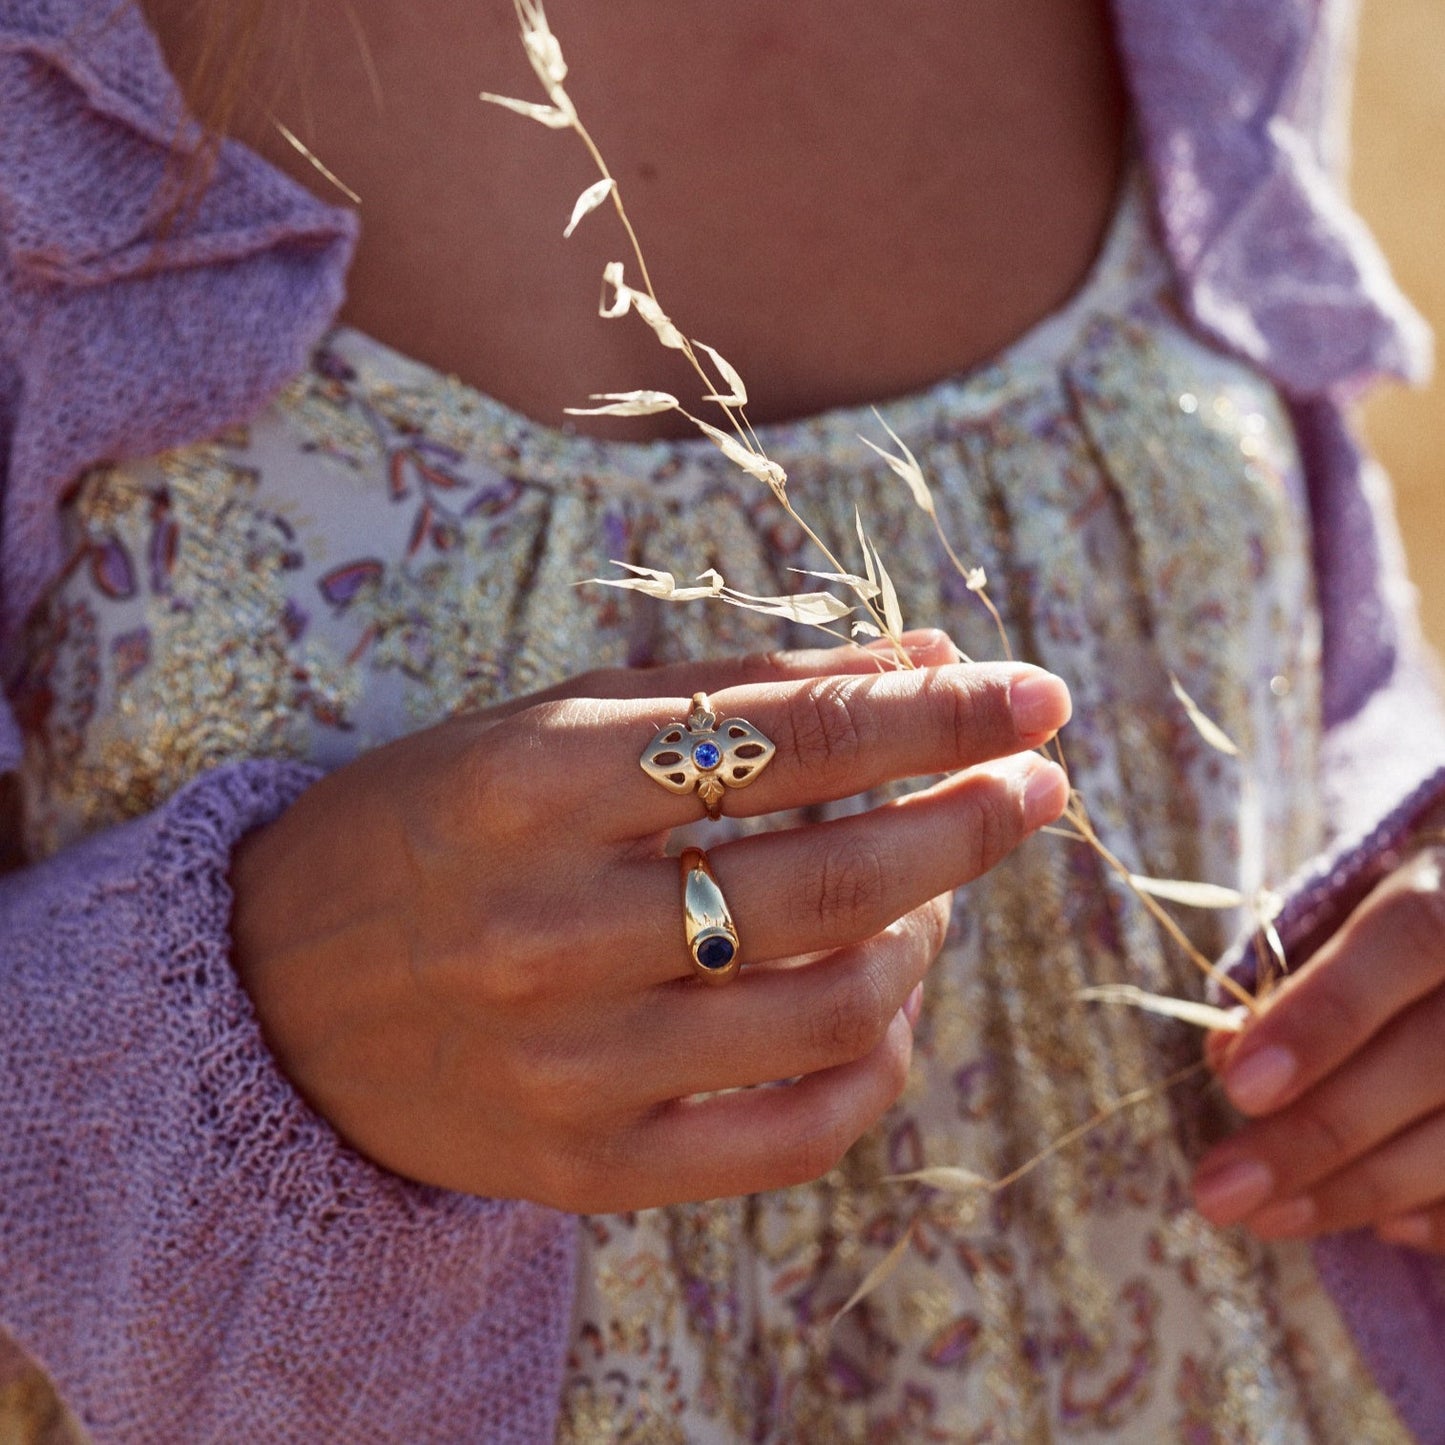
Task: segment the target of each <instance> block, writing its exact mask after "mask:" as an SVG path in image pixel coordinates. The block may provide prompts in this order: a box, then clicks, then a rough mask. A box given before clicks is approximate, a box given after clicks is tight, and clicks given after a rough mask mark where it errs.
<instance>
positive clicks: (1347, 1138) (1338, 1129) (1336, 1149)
mask: <svg viewBox="0 0 1445 1445" xmlns="http://www.w3.org/2000/svg"><path fill="white" fill-rule="evenodd" d="M1288 1129H1289V1135H1288V1137H1289V1142H1290V1154H1291V1156H1292V1159H1293V1160H1294V1161H1295V1166H1296V1169H1297V1170H1298V1171H1299V1172H1300V1173H1302V1174H1307V1175H1308V1176H1309V1177H1312V1178H1318V1177H1319V1176H1321V1175H1324V1174H1330V1173H1332V1172H1333V1171H1334V1170H1335V1169H1337V1168H1339V1167H1340V1165H1342V1164H1344V1163H1346V1162H1347V1161H1348V1160H1350V1159H1352V1158H1354V1156H1355V1154H1356V1153H1357V1152H1358V1147H1357V1141H1356V1139H1355V1137H1354V1131H1353V1130H1352V1129H1351V1128H1350V1126H1349V1123H1348V1121H1347V1120H1346V1119H1344V1118H1342V1117H1340V1116H1337V1115H1336V1114H1335V1113H1334V1112H1332V1111H1331V1110H1330V1109H1329V1108H1327V1107H1322V1106H1320V1105H1317V1104H1315V1105H1312V1104H1308V1103H1305V1104H1298V1105H1296V1106H1295V1108H1294V1109H1293V1110H1292V1111H1291V1113H1290V1118H1289V1123H1288ZM1301 1166H1302V1167H1301Z"/></svg>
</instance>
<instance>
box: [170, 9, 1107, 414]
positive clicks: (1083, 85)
mask: <svg viewBox="0 0 1445 1445" xmlns="http://www.w3.org/2000/svg"><path fill="white" fill-rule="evenodd" d="M150 8H151V12H152V19H153V22H154V23H156V25H157V28H158V30H159V32H160V34H161V37H162V41H163V43H164V44H165V45H166V46H167V49H168V51H169V53H170V54H171V56H172V59H173V63H175V64H176V67H177V69H178V72H179V73H180V74H181V75H182V76H183V77H184V75H185V74H186V72H187V68H188V66H187V56H188V54H189V52H190V51H191V50H192V49H193V47H194V46H195V44H196V43H198V33H197V20H196V11H195V9H194V8H193V7H190V6H188V5H184V4H182V3H181V0H154V3H153V4H152V6H151V7H150ZM298 8H299V7H298ZM351 15H352V19H350V20H348V18H347V12H346V10H345V9H344V8H343V6H342V5H341V4H340V3H339V0H321V3H318V4H316V5H313V6H311V7H306V8H305V12H304V13H303V14H300V15H298V14H294V13H290V12H286V13H284V14H282V13H279V12H275V13H273V16H272V18H271V19H270V20H268V22H267V24H268V26H269V27H270V28H269V29H268V30H266V31H263V34H262V58H261V60H260V61H259V63H258V66H257V69H258V72H259V74H260V75H261V77H262V78H263V80H264V85H263V86H262V87H261V89H260V91H259V92H258V93H259V94H261V95H262V96H263V99H264V103H263V104H257V105H256V106H254V107H252V110H251V113H248V114H247V113H243V114H242V116H241V117H240V118H239V121H238V123H237V125H236V126H235V131H236V133H237V135H238V136H239V138H240V139H243V140H245V141H246V142H247V143H249V144H251V145H253V146H254V147H255V148H257V149H259V150H260V151H261V152H262V153H263V154H265V155H266V156H267V157H268V158H269V159H271V160H273V161H274V162H276V163H277V164H278V165H280V166H282V167H283V168H284V169H286V170H288V171H290V172H291V173H292V174H294V175H296V176H297V178H298V179H300V180H302V181H303V182H304V183H305V184H307V185H309V186H311V187H313V188H314V189H315V190H317V191H318V193H320V194H323V195H327V196H329V198H332V199H339V198H338V197H337V195H336V193H335V192H334V191H331V190H330V189H329V188H328V186H327V184H326V182H325V181H323V180H322V179H321V178H320V177H319V176H318V175H317V174H316V172H315V171H314V170H312V169H311V168H310V167H309V166H308V165H307V164H306V162H305V161H304V160H302V159H300V158H299V157H298V156H297V155H296V154H295V153H294V152H293V151H292V150H291V149H290V148H289V147H288V146H287V145H286V144H285V143H284V142H283V141H282V140H281V139H280V138H279V137H278V136H277V134H276V132H275V130H274V128H273V127H272V125H271V123H270V121H269V119H268V117H267V116H266V115H265V114H264V113H263V112H264V111H265V110H266V109H267V108H269V110H270V111H271V112H272V113H273V114H274V115H276V116H277V117H279V118H280V119H282V120H284V121H285V122H286V123H287V124H288V125H289V126H290V127H291V128H292V129H293V130H295V131H296V132H298V133H299V134H300V135H301V136H302V137H303V138H304V139H305V140H306V142H307V144H308V145H310V146H311V147H312V148H313V150H315V152H316V153H317V154H318V155H319V156H320V157H321V158H322V159H323V160H324V161H325V162H326V164H327V165H328V166H329V167H330V168H331V169H332V170H334V171H335V172H336V173H337V174H338V175H339V176H341V177H342V178H343V179H344V180H345V181H346V182H347V184H348V185H350V186H351V187H352V188H354V189H355V190H356V191H357V192H358V193H359V194H360V195H361V197H362V206H361V220H362V226H363V236H362V241H361V246H360V250H359V253H358V255H357V259H356V262H355V265H354V267H353V270H352V273H351V277H350V284H349V290H348V299H347V302H346V306H345V309H344V311H343V313H342V317H343V319H344V320H346V321H348V322H349V323H350V324H352V325H354V326H357V327H358V328H360V329H361V330H363V331H366V332H368V333H370V334H371V335H373V336H375V337H377V338H378V339H379V340H382V341H384V342H386V343H388V344H389V345H392V346H394V347H396V348H397V349H399V350H401V351H403V352H406V353H407V354H409V355H412V356H414V357H416V358H418V359H420V360H423V361H426V362H428V363H429V364H431V365H433V366H437V367H439V368H441V369H443V370H446V371H450V372H454V373H456V374H457V375H459V376H461V377H462V378H463V379H464V380H466V381H469V382H471V383H472V384H473V385H475V386H478V387H479V388H481V389H482V390H483V391H486V392H489V393H490V394H492V395H494V396H496V397H498V398H499V399H500V400H502V401H504V402H507V403H509V404H511V405H513V406H516V407H517V408H519V409H520V410H522V411H524V412H526V413H528V414H530V415H532V416H534V417H536V418H538V419H540V420H543V421H547V422H554V423H555V422H557V421H559V420H560V413H561V408H562V407H563V406H565V405H568V404H574V403H577V402H579V401H580V400H581V398H582V397H584V396H585V395H586V394H587V393H588V392H590V391H601V390H620V389H626V388H631V387H639V386H662V387H674V386H675V387H680V388H681V389H682V390H683V392H684V394H691V391H690V388H689V384H688V381H687V376H686V375H685V374H682V373H680V372H679V370H678V369H677V366H678V363H677V359H676V358H675V357H672V356H669V355H665V354H663V353H662V352H660V350H659V349H658V348H657V346H656V344H655V343H654V342H653V340H652V338H651V336H650V334H647V333H646V332H645V330H644V328H642V327H641V326H640V325H637V324H633V323H632V322H630V321H629V322H627V323H622V324H619V323H616V322H612V323H608V322H604V321H602V320H600V319H598V318H597V316H596V308H597V298H598V295H599V291H600V276H601V270H602V266H603V264H604V263H605V262H606V261H608V260H612V259H616V258H621V257H623V256H624V255H625V254H626V244H625V239H624V237H623V236H622V233H621V230H620V228H619V227H618V226H617V224H616V222H615V220H614V219H613V218H612V217H611V216H610V215H609V214H608V213H606V212H598V213H597V214H596V215H594V216H593V217H591V218H589V219H588V220H587V221H586V222H585V223H584V224H583V226H582V227H581V229H580V230H579V231H578V233H577V234H576V235H575V236H574V237H573V238H572V239H571V240H569V241H563V239H562V234H561V232H562V227H563V225H564V223H565V221H566V218H567V216H568V214H569V213H570V210H571V207H572V203H573V201H574V200H575V198H576V196H577V195H578V193H579V192H580V191H581V190H582V188H583V187H584V186H586V185H587V184H589V183H590V181H591V180H593V179H595V172H594V171H592V170H590V169H589V164H590V163H589V162H588V160H587V158H586V156H585V154H584V153H583V151H582V148H581V146H580V145H579V144H578V143H577V142H576V140H575V138H573V137H571V136H569V135H566V134H564V133H557V132H552V131H547V130H544V129H543V128H542V127H540V126H537V125H535V124H532V123H529V122H526V121H523V120H521V119H520V118H518V117H514V116H510V115H507V114H504V113H502V112H500V111H498V110H496V109H494V108H492V107H489V106H485V105H483V104H482V103H480V102H479V101H478V99H477V93H478V92H479V91H480V90H483V89H486V90H492V91H498V92H502V93H506V94H513V95H518V96H521V97H523V98H526V99H541V98H542V97H541V94H540V91H539V90H538V87H537V84H536V82H535V80H534V79H533V77H532V76H531V74H530V72H529V70H528V69H527V66H526V62H525V60H524V59H523V56H522V51H521V46H520V43H519V41H518V39H517V35H516V22H515V19H514V16H513V13H512V7H511V5H510V4H509V3H507V0H484V3H477V0H467V3H463V0H424V3H420V4H416V3H408V4H403V3H401V0H376V3H374V4H371V5H369V6H358V7H355V8H354V9H353V11H352V12H351ZM548 15H549V18H550V20H551V23H552V26H553V28H554V30H555V31H556V33H557V35H558V36H559V38H560V40H561V42H562V45H563V49H564V52H565V53H566V56H567V59H568V62H569V64H570V66H571V74H570V75H569V78H568V88H569V91H570V92H571V93H572V94H573V96H574V98H575V100H576V102H577V105H578V108H579V110H580V112H581V114H582V116H583V118H584V120H585V121H586V123H587V124H588V126H589V128H590V129H591V130H592V132H593V134H594V136H595V137H596V139H597V141H598V143H599V145H600V147H601V148H602V151H603V153H604V155H605V156H606V157H607V159H608V162H609V164H610V165H611V167H612V169H613V171H614V172H615V173H616V175H617V176H618V178H619V180H620V182H621V184H622V187H623V194H624V197H625V199H626V201H627V204H628V208H629V211H630V213H631V214H632V216H633V219H634V222H635V224H636V226H637V229H638V231H639V233H640V235H641V237H642V243H643V249H644V252H645V254H646V255H647V257H648V261H649V265H650V267H651V269H652V272H653V276H654V279H655V280H656V283H657V286H658V290H659V294H660V295H661V297H662V300H663V303H664V305H665V306H666V307H667V308H668V309H669V311H670V312H672V314H673V315H674V316H675V317H676V318H677V319H678V320H679V322H680V323H681V324H682V325H683V327H684V329H685V330H686V331H687V332H688V333H689V334H690V335H693V336H696V337H700V338H701V339H703V340H705V341H708V342H710V343H712V344H713V345H715V346H717V347H718V348H719V349H720V350H721V351H722V352H723V353H724V355H726V356H728V357H729V358H730V359H731V360H732V361H733V362H734V363H735V364H736V365H737V366H738V368H739V369H740V370H741V371H742V373H743V375H744V376H745V377H746V378H747V380H748V383H749V387H750V390H751V392H752V393H753V396H754V398H755V403H754V406H753V407H752V409H751V414H752V415H753V417H754V419H755V420H760V421H762V420H772V419H777V418H782V417H789V416H797V415H802V414H806V413H809V412H814V411H818V410H822V409H824V408H826V407H828V406H830V405H835V404H846V403H850V402H859V401H866V400H873V399H878V398H881V397H885V396H888V395H894V394H898V393H900V392H904V391H908V390H910V389H913V388H915V387H918V386H922V385H925V384H927V383H928V382H929V381H931V380H934V379H936V378H938V377H940V376H943V375H947V374H949V373H950V372H954V371H958V370H961V369H963V368H966V367H968V366H970V365H972V364H974V363H976V362H978V361H980V360H983V359H985V358H987V357H988V356H990V355H991V354H993V353H994V352H996V351H997V350H998V349H999V348H1000V347H1002V346H1003V345H1005V344H1007V343H1008V342H1009V341H1011V340H1013V339H1015V338H1016V337H1017V336H1019V335H1020V334H1022V333H1023V332H1024V331H1026V330H1027V329H1028V327H1029V326H1030V325H1031V324H1032V323H1034V322H1035V321H1037V320H1038V319H1040V318H1041V317H1043V316H1044V315H1046V314H1048V312H1050V311H1051V310H1053V309H1054V308H1055V307H1056V306H1057V305H1058V304H1059V303H1060V302H1061V301H1063V300H1064V299H1065V298H1066V297H1067V296H1068V295H1069V294H1070V293H1071V292H1072V291H1073V290H1074V289H1075V288H1076V287H1077V286H1078V284H1079V282H1080V281H1081V280H1082V278H1083V276H1084V275H1085V273H1086V272H1087V270H1088V267H1089V264H1090V262H1091V261H1092V259H1093V257H1094V255H1095V253H1096V251H1097V249H1098V245H1099V242H1100V238H1101V236H1102V234H1103V231H1104V228H1105V226H1106V225H1107V221H1108V217H1109V214H1110V212H1111V210H1112V206H1113V203H1114V199H1115V196H1116V192H1117V187H1118V184H1119V177H1120V172H1121V168H1122V165H1123V152H1124V146H1125V139H1124V137H1125V126H1126V107H1125V102H1124V98H1123V91H1122V84H1121V81H1120V78H1119V74H1118V68H1117V62H1116V58H1115V55H1114V51H1113V42H1112V37H1111V34H1110V29H1109V23H1108V17H1107V11H1106V5H1105V3H1104V0H1079V3H1071V4H1068V5H1060V4H1059V3H1058V0H1009V3H1007V4H1005V3H1004V0H969V3H966V4H959V3H958V0H912V3H895V4H879V3H878V0H789V3H788V4H787V5H779V4H778V3H776V0H737V3H732V4H726V5H718V4H716V3H712V0H707V3H704V0H609V3H607V4H597V3H595V0H553V3H551V4H550V5H549V7H548ZM629 274H630V275H632V278H633V279H634V280H635V279H636V277H635V274H634V273H633V268H632V267H631V266H630V265H629ZM597 429H598V430H599V431H603V430H604V429H605V434H606V435H609V436H612V437H620V436H627V435H632V436H641V435H655V434H662V433H667V432H668V431H670V430H671V431H676V430H677V428H676V426H675V424H674V423H672V422H671V421H670V420H669V419H668V418H648V419H645V420H643V421H640V422H636V423H632V424H631V430H630V431H629V430H628V424H619V423H617V422H614V421H608V422H605V423H601V424H598V425H597Z"/></svg>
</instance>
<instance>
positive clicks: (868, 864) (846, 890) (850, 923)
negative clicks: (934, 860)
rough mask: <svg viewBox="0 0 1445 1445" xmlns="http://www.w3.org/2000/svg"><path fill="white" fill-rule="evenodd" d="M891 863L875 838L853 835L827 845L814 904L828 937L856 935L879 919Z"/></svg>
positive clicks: (820, 868)
mask: <svg viewBox="0 0 1445 1445" xmlns="http://www.w3.org/2000/svg"><path fill="white" fill-rule="evenodd" d="M888 876H889V870H888V864H887V859H886V858H885V857H884V852H883V849H882V847H881V846H880V844H879V843H878V841H877V840H876V839H872V838H866V837H853V838H850V839H848V840H847V841H846V842H840V843H837V844H835V845H833V846H831V847H829V848H828V849H827V851H826V852H825V853H824V854H823V857H822V859H821V860H820V866H819V868H818V874H817V892H816V897H815V907H816V909H817V914H818V923H819V926H820V928H821V930H822V932H823V935H824V936H825V937H829V938H838V937H850V936H856V935H857V934H858V933H859V932H860V931H871V929H872V925H873V924H874V923H875V922H877V921H879V919H880V914H881V912H882V908H883V903H884V899H885V898H886V896H887V892H888Z"/></svg>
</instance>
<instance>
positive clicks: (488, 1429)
mask: <svg viewBox="0 0 1445 1445" xmlns="http://www.w3.org/2000/svg"><path fill="white" fill-rule="evenodd" d="M315 776H316V774H315V772H314V771H313V770H311V769H308V768H303V767H298V766H296V765H294V764H286V763H273V762H250V763H242V764H238V765H237V766H235V767H231V768H226V769H222V770H220V771H217V772H213V773H211V774H209V775H208V776H206V777H204V778H202V779H200V780H199V781H198V782H197V783H195V784H194V785H192V786H191V787H189V788H187V789H185V790H184V791H183V792H181V793H180V794H178V795H177V796H176V797H175V798H174V799H173V800H172V801H171V802H170V803H169V804H168V805H167V806H166V807H164V808H162V809H160V810H158V811H156V812H154V813H151V814H149V815H148V816H147V817H146V818H144V819H142V820H140V821H138V822H136V823H133V824H130V825H128V826H124V827H120V828H113V829H109V830H106V831H104V832H101V833H98V834H96V835H95V837H94V838H92V839H90V840H89V841H87V842H85V843H82V844H80V845H78V846H77V847H75V848H71V849H68V850H66V851H65V852H64V853H63V854H61V855H60V856H59V857H57V858H55V859H53V860H51V861H50V862H48V863H45V864H40V865H37V866H36V867H34V868H32V869H29V870H27V871H26V872H24V873H21V874H17V875H14V876H12V877H9V878H7V879H4V880H0V940H3V955H0V996H3V998H4V1001H5V1006H4V1025H3V1029H4V1032H3V1047H0V1139H3V1140H4V1146H3V1149H0V1200H3V1205H0V1327H3V1328H4V1329H5V1330H7V1331H9V1332H10V1333H12V1334H13V1335H14V1336H15V1337H16V1338H17V1339H18V1340H20V1341H21V1342H22V1343H23V1344H24V1346H25V1348H26V1350H27V1351H28V1352H29V1353H30V1354H31V1355H32V1356H34V1357H35V1358H36V1359H37V1360H38V1361H39V1362H40V1363H41V1364H42V1365H43V1366H44V1368H45V1369H46V1371H47V1372H48V1373H49V1374H50V1375H51V1377H52V1378H53V1379H54V1380H55V1381H56V1383H57V1385H58V1387H59V1389H60V1391H61V1394H62V1396H63V1397H64V1399H65V1401H66V1403H67V1404H68V1405H69V1407H70V1409H71V1410H72V1411H73V1412H74V1414H75V1415H76V1417H77V1419H78V1420H79V1421H80V1423H81V1425H82V1427H83V1428H85V1429H86V1430H87V1431H88V1432H89V1433H90V1434H91V1436H92V1437H93V1438H94V1439H95V1440H96V1441H125V1442H165V1445H178V1442H181V1441H185V1442H200V1441H216V1442H220V1441H239V1440H257V1441H262V1440H264V1441H266V1442H268V1445H270V1442H276V1445H282V1442H293V1441H294V1442H297V1445H303V1442H304V1445H315V1442H317V1441H322V1440H336V1441H341V1440H345V1441H348V1442H351V1441H356V1442H362V1441H376V1442H378V1445H380V1442H396V1441H402V1440H406V1441H422V1440H435V1441H442V1440H475V1441H483V1440H485V1441H488V1442H492V1441H497V1442H529V1445H533V1442H537V1441H540V1440H545V1439H547V1438H548V1437H549V1435H550V1431H551V1421H552V1419H553V1416H554V1414H555V1410H556V1388H557V1387H556V1376H557V1369H558V1366H559V1363H560V1350H561V1331H562V1329H563V1328H564V1327H565V1322H566V1318H567V1308H568V1303H569V1301H570V1298H571V1259H572V1253H573V1239H572V1228H571V1222H570V1220H568V1219H567V1218H566V1217H565V1216H562V1215H559V1214H556V1213H553V1212H552V1211H549V1210H544V1209H541V1208H538V1207H536V1206H534V1205H529V1204H520V1203H500V1202H495V1201H487V1200H479V1199H471V1198H467V1197H465V1196H462V1195H457V1194H449V1193H446V1192H444V1191H440V1190H435V1189H426V1188H423V1187H421V1186H418V1185H412V1184H409V1183H407V1182H406V1181H404V1180H401V1179H397V1178H395V1177H394V1176H391V1175H388V1174H385V1173H383V1172H382V1171H380V1170H378V1169H376V1168H374V1167H373V1166H371V1165H369V1164H367V1163H366V1162H364V1161H363V1160H361V1159H360V1158H358V1157H357V1156H356V1155H354V1154H352V1153H351V1152H350V1151H348V1150H347V1149H346V1148H345V1147H344V1146H343V1145H341V1144H340V1143H339V1142H338V1141H337V1139H336V1138H335V1136H334V1135H333V1134H332V1133H331V1131H330V1130H329V1129H328V1128H327V1126H326V1125H325V1124H324V1123H322V1122H321V1121H320V1120H319V1119H318V1118H317V1117H316V1116H315V1115H314V1114H313V1113H312V1112H311V1111H310V1110H309V1109H307V1108H306V1106H305V1105H304V1104H303V1103H302V1102H301V1100H300V1099H299V1098H298V1097H297V1095H296V1093H295V1091H294V1090H293V1089H292V1088H291V1087H290V1085H289V1084H288V1083H287V1082H286V1080H285V1079H284V1078H282V1076H281V1074H280V1073H279V1071H278V1070H277V1069H276V1067H275V1065H274V1064H273V1063H272V1062H271V1060H270V1056H269V1054H268V1053H267V1051H266V1049H265V1047H264V1045H263V1044H262V1042H261V1039H260V1036H259V1031H258V1028H257V1025H256V1021H255V1018H254V1016H253V1013H252V1010H251V1007H250V1003H249V1001H248V1000H247V998H246V995H245V993H244V992H243V991H242V989H241V987H240V985H239V983H238V982H237V980H236V978H235V975H234V973H233V972H232V969H231V966H230V961H229V957H228V944H227V920H228V918H229V912H230V902H231V898H230V891H229V888H228V887H227V883H226V873H227V869H228V866H229V861H230V850H231V846H232V844H233V843H234V842H235V840H236V838H237V837H239V836H240V834H241V833H243V832H244V831H245V830H246V829H247V828H250V827H253V826H255V825H257V824H260V823H264V822H267V821H268V820H269V819H271V818H272V817H274V816H275V815H276V814H277V813H278V812H280V811H281V810H282V809H283V808H284V807H285V806H286V805H287V804H288V803H290V802H291V801H292V800H293V799H294V798H295V797H296V795H297V794H298V793H299V792H300V791H301V790H302V789H303V788H304V787H305V786H306V785H307V783H308V782H310V781H311V780H312V779H313V778H314V777H315Z"/></svg>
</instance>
